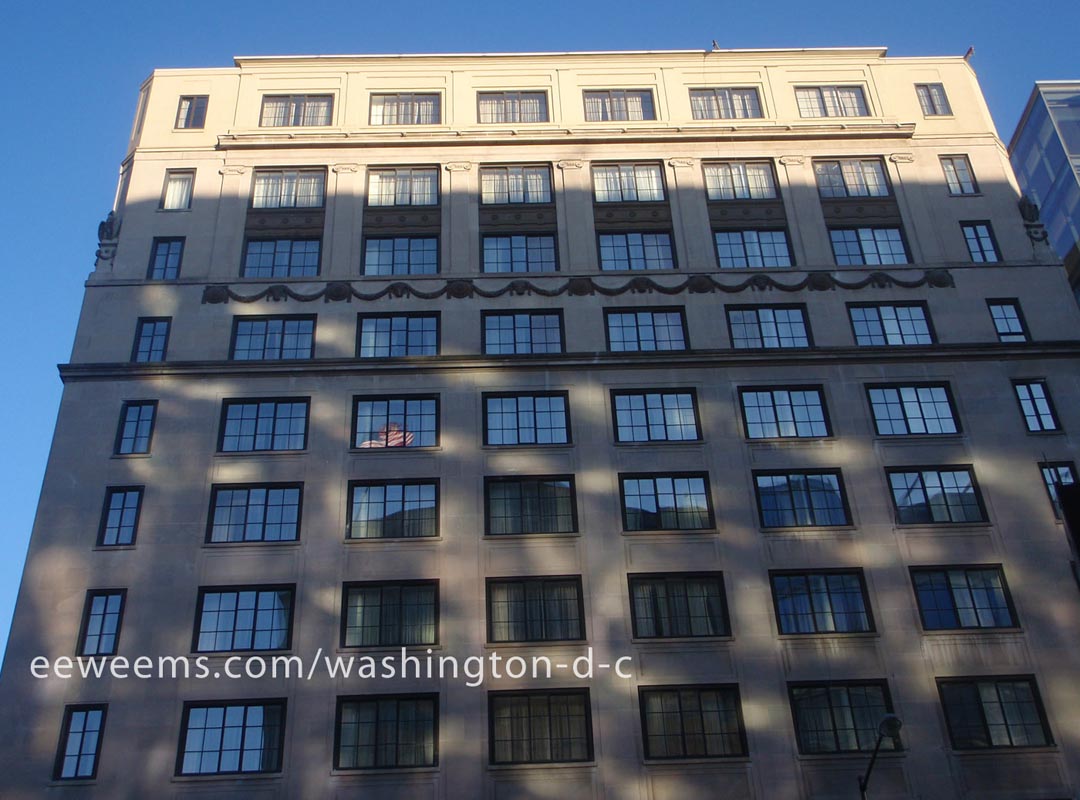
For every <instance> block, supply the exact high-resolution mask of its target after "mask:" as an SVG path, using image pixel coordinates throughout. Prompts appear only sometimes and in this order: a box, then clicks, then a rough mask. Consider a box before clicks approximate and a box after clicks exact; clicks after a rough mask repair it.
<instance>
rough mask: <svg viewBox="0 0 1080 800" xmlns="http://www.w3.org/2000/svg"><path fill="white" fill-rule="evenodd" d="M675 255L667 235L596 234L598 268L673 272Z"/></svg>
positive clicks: (669, 237)
mask: <svg viewBox="0 0 1080 800" xmlns="http://www.w3.org/2000/svg"><path fill="white" fill-rule="evenodd" d="M674 268H675V256H674V254H673V252H672V249H671V236H670V234H667V233H602V234H600V269H602V270H606V271H614V270H617V271H624V270H630V269H632V270H638V269H674Z"/></svg>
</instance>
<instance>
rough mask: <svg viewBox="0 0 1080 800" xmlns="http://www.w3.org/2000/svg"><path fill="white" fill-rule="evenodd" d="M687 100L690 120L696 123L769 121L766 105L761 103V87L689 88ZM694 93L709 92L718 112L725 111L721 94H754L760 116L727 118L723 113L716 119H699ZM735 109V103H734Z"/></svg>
mask: <svg viewBox="0 0 1080 800" xmlns="http://www.w3.org/2000/svg"><path fill="white" fill-rule="evenodd" d="M686 89H687V98H688V100H689V103H690V118H691V119H692V120H694V121H695V122H711V121H715V120H742V119H767V118H768V114H766V113H765V104H764V103H763V102H762V101H761V87H760V85H757V84H755V85H747V86H687V87H686ZM694 92H708V93H709V94H708V97H709V98H710V100H713V101H715V104H716V109H717V112H722V111H723V104H722V103H721V102H720V100H719V97H718V95H719V93H720V92H728V93H731V92H753V93H754V100H755V102H756V104H757V110H758V114H756V115H754V114H751V115H749V116H745V117H740V116H738V115H736V116H733V117H726V116H724V115H723V113H718V115H717V116H715V117H699V116H696V115H695V113H694V112H695V110H696V109H695V105H694ZM732 107H733V108H734V103H732Z"/></svg>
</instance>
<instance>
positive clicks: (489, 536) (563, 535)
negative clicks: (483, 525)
mask: <svg viewBox="0 0 1080 800" xmlns="http://www.w3.org/2000/svg"><path fill="white" fill-rule="evenodd" d="M482 538H483V539H484V540H485V541H489V542H490V541H496V542H498V541H503V540H511V541H517V540H521V539H579V538H581V532H580V531H561V532H558V533H485V534H484V536H483V537H482Z"/></svg>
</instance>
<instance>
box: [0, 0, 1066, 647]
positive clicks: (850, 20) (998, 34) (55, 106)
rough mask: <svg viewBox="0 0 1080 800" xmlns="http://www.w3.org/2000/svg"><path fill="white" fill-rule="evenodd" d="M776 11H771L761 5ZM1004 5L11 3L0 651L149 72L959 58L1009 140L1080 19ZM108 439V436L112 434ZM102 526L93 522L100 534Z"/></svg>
mask: <svg viewBox="0 0 1080 800" xmlns="http://www.w3.org/2000/svg"><path fill="white" fill-rule="evenodd" d="M765 8H767V9H768V10H767V12H766V11H763V10H761V9H765ZM1032 8H1034V9H1037V11H1036V12H1034V13H1033V12H1032V11H1029V10H1026V9H1023V10H1022V7H1021V6H1020V5H1019V4H1018V3H1016V2H1015V0H1011V1H1010V2H1004V1H1003V0H991V1H990V2H982V3H977V4H976V3H970V2H965V3H958V2H942V1H941V0H936V2H926V0H909V1H908V2H906V3H903V4H900V5H898V6H891V5H886V4H881V3H867V2H865V0H860V2H817V3H808V2H798V3H796V2H790V0H772V1H771V2H769V3H725V4H721V3H717V2H702V1H700V0H671V1H669V2H665V3H663V4H659V3H641V2H628V1H627V0H619V1H618V2H615V1H613V0H574V2H565V0H548V2H543V3H513V2H497V3H496V2H491V1H490V0H474V1H473V2H470V3H467V4H465V3H452V2H437V3H423V2H420V3H415V2H414V3H402V2H397V3H372V2H357V0H351V2H328V1H327V0H312V1H311V2H307V3H302V4H297V3H277V2H273V0H259V2H248V1H246V0H243V1H241V0H233V1H232V2H225V3H221V2H215V3H208V2H201V1H199V2H189V3H168V4H166V3H160V4H159V3H155V2H154V1H153V0H149V1H148V2H147V0H144V2H140V3H131V2H112V3H86V2H85V1H84V2H79V3H75V2H54V3H49V4H31V3H13V4H10V6H9V9H8V10H6V11H5V13H4V17H5V19H4V25H3V30H2V31H0V54H2V55H0V58H3V59H4V60H6V62H7V63H6V64H4V68H5V69H4V74H5V76H6V77H7V80H6V81H5V89H4V93H5V95H6V97H7V99H6V100H5V101H4V103H3V107H4V108H6V109H7V112H6V113H7V114H8V119H7V120H5V122H4V124H3V125H2V126H0V139H3V149H2V151H0V152H3V153H4V159H3V162H4V172H3V174H4V179H5V180H4V183H5V187H4V191H2V192H0V219H2V220H6V223H5V224H6V225H7V226H8V233H7V235H6V236H5V237H4V252H6V253H7V256H6V257H5V263H4V264H3V267H2V269H3V271H4V275H3V284H2V285H3V287H4V289H5V300H6V301H7V311H6V312H5V313H4V314H3V315H0V353H2V358H3V364H4V365H5V374H6V375H7V376H8V377H7V378H6V379H5V381H4V383H5V390H4V391H3V392H0V406H2V408H0V419H4V420H6V425H7V427H8V430H7V432H6V434H5V436H4V438H5V439H7V441H8V443H9V445H10V448H9V451H8V457H7V458H5V459H4V460H3V463H2V465H0V470H2V476H3V480H2V481H0V493H2V496H3V507H4V508H6V509H7V512H6V513H5V515H4V517H3V521H2V523H0V545H2V547H3V553H4V557H3V558H2V559H0V643H3V642H4V641H6V637H7V631H8V627H9V623H10V617H11V614H12V611H13V609H14V604H15V597H16V593H17V591H18V586H19V580H20V577H21V574H22V564H23V557H24V554H25V552H26V546H27V542H28V540H29V537H30V530H31V527H32V525H33V518H34V513H35V509H36V505H37V497H38V492H39V490H40V487H41V480H42V476H43V474H44V471H45V461H46V458H47V456H48V449H49V442H50V440H51V438H52V431H53V425H54V422H55V417H56V409H57V406H58V403H59V400H60V393H61V388H62V387H61V384H60V380H59V378H58V377H57V373H56V364H58V363H60V362H63V361H66V360H67V358H68V355H69V354H70V350H71V342H72V338H73V336H74V332H75V323H76V321H77V316H78V312H79V306H80V303H81V299H82V283H83V281H84V280H85V279H86V277H87V275H88V274H89V273H90V271H91V269H92V268H93V255H94V249H95V246H96V243H97V240H96V231H97V224H98V222H99V221H100V220H101V219H102V218H103V217H104V216H105V214H106V213H107V212H108V210H109V207H110V205H111V203H112V199H113V194H114V191H115V188H116V174H117V168H118V165H119V162H120V158H121V157H122V156H123V148H124V146H125V144H126V142H127V136H128V133H129V131H130V128H131V121H132V115H133V113H134V108H135V100H136V96H137V93H138V87H139V84H140V83H141V82H142V80H143V79H144V78H145V77H146V76H147V75H148V74H149V73H150V71H151V70H152V69H154V68H155V67H218V66H229V65H231V63H232V56H234V55H271V54H306V53H432V52H436V53H448V52H491V51H496V52H510V51H541V50H660V49H695V48H701V49H706V48H708V47H709V46H710V42H711V40H712V39H716V40H717V41H718V42H719V44H720V46H721V47H723V48H754V47H829V46H859V45H869V46H872V45H885V46H888V48H889V52H890V54H891V55H900V56H904V55H950V54H955V55H960V54H963V53H964V52H965V51H966V50H967V48H968V46H969V45H974V46H975V49H976V53H975V57H974V59H973V61H972V65H973V66H974V67H975V69H976V71H977V72H978V74H979V78H980V81H981V83H982V87H983V91H984V92H985V94H986V97H987V100H988V102H989V105H990V110H991V112H992V113H993V115H994V120H995V121H996V123H997V126H998V132H999V134H1000V135H1001V136H1002V137H1003V138H1005V139H1006V140H1008V138H1009V136H1010V135H1011V134H1012V130H1013V127H1014V126H1015V124H1016V121H1017V118H1018V117H1019V115H1020V113H1021V111H1022V110H1023V106H1024V103H1025V102H1026V100H1027V97H1028V94H1029V93H1030V91H1031V87H1032V84H1033V83H1034V81H1036V80H1044V79H1047V80H1048V79H1065V78H1077V79H1080V62H1077V60H1076V58H1075V53H1076V44H1077V38H1076V31H1078V30H1080V3H1077V2H1076V0H1049V2H1045V3H1042V4H1040V5H1038V6H1034V7H1032ZM103 422H104V423H105V424H109V425H111V424H114V422H115V420H112V419H109V420H105V421H103ZM95 523H96V517H95V519H93V520H90V521H89V522H88V524H89V525H90V526H91V527H93V526H94V525H95Z"/></svg>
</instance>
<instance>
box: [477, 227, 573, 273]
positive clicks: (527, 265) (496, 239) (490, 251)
mask: <svg viewBox="0 0 1080 800" xmlns="http://www.w3.org/2000/svg"><path fill="white" fill-rule="evenodd" d="M482 240H483V260H484V263H483V266H482V268H481V270H482V271H483V272H555V271H556V270H558V269H559V264H558V260H557V258H556V255H555V254H556V250H555V237H554V236H552V235H551V234H540V235H525V234H518V235H516V236H484V237H482Z"/></svg>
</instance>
